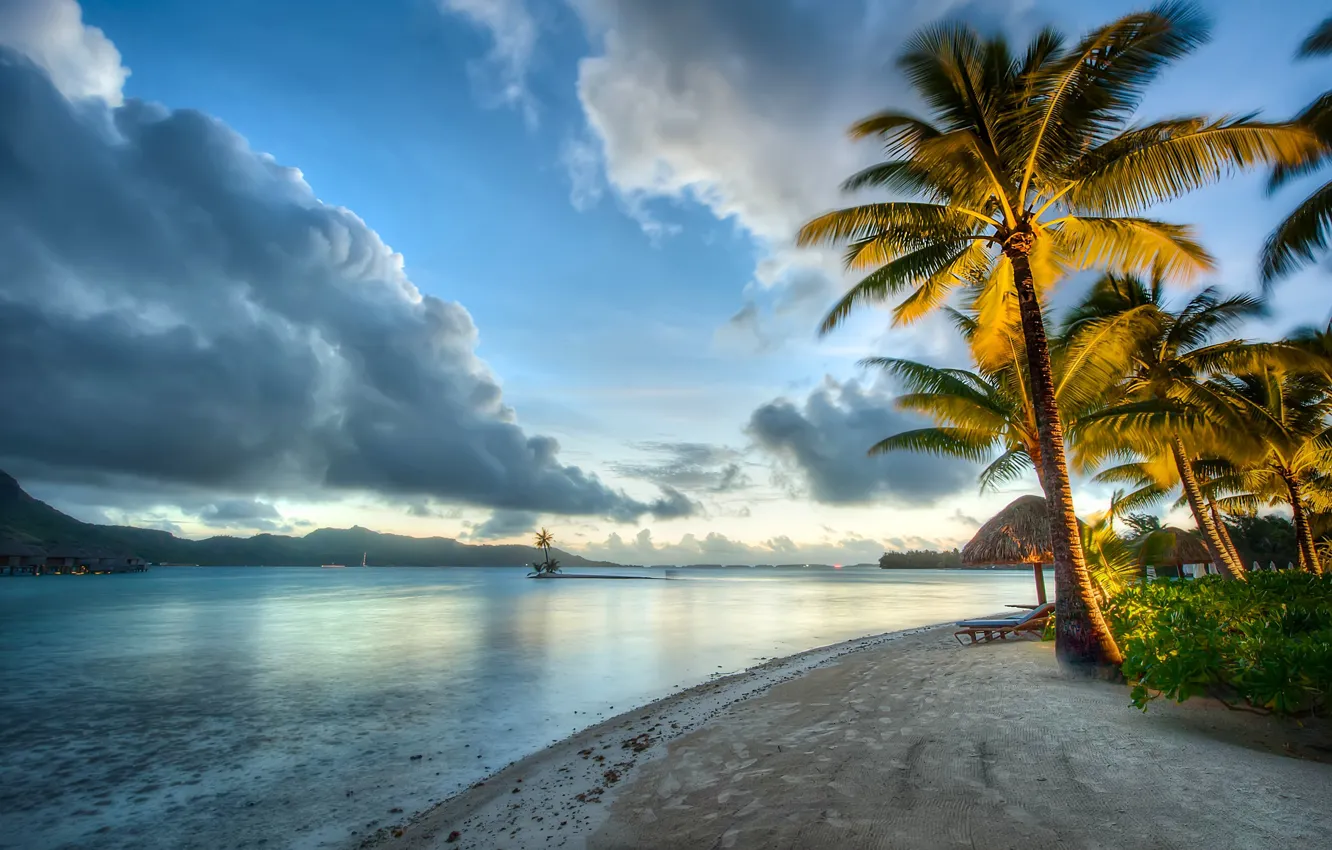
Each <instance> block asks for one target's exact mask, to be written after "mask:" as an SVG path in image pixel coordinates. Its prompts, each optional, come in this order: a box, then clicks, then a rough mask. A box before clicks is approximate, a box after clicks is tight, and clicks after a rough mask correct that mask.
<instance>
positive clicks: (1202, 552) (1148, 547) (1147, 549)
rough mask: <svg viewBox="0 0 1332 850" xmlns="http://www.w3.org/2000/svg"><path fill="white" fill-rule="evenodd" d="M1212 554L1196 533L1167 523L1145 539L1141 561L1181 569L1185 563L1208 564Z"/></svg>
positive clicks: (1145, 563)
mask: <svg viewBox="0 0 1332 850" xmlns="http://www.w3.org/2000/svg"><path fill="white" fill-rule="evenodd" d="M1211 560H1212V555H1211V553H1210V552H1208V551H1207V546H1206V545H1205V544H1204V543H1203V542H1202V540H1200V539H1199V538H1198V535H1196V534H1190V533H1189V532H1187V531H1185V530H1184V529H1182V528H1176V527H1174V526H1173V525H1167V526H1166V527H1164V528H1159V529H1157V530H1156V531H1153V532H1152V533H1151V534H1149V535H1148V536H1147V539H1146V540H1145V541H1143V547H1142V553H1141V555H1139V561H1141V563H1142V565H1143V566H1147V565H1148V564H1150V565H1151V566H1153V567H1174V568H1175V569H1176V570H1179V568H1180V567H1183V566H1184V565H1185V564H1207V563H1210V562H1211Z"/></svg>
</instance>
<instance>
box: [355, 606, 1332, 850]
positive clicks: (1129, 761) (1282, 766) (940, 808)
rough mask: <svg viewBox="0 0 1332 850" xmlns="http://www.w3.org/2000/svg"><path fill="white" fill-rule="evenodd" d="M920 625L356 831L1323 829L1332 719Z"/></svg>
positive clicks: (609, 731)
mask: <svg viewBox="0 0 1332 850" xmlns="http://www.w3.org/2000/svg"><path fill="white" fill-rule="evenodd" d="M950 632H951V629H949V628H946V627H943V628H933V629H924V630H915V631H912V632H905V633H900V634H896V635H887V636H881V637H879V638H872V639H866V640H862V641H851V642H849V643H846V644H840V645H838V646H835V647H829V648H826V649H821V650H814V651H812V652H808V653H803V654H801V655H799V656H793V657H791V658H789V659H780V660H778V661H774V662H769V663H768V664H765V665H761V666H760V667H757V668H754V669H752V670H750V671H747V672H745V673H742V674H738V675H736V676H731V677H727V678H725V679H719V680H717V681H714V682H710V683H708V684H705V685H701V686H699V687H697V688H693V689H691V690H689V691H685V692H683V693H681V694H678V695H675V696H672V697H669V698H667V699H666V700H662V701H660V702H658V703H654V704H652V705H651V706H647V707H644V708H642V709H638V710H636V711H632V712H628V713H626V714H624V715H621V716H620V717H617V718H613V719H611V720H608V721H606V722H605V723H602V724H599V725H598V726H595V727H593V728H591V729H588V730H586V731H584V732H582V733H580V734H578V735H576V736H574V737H573V738H570V739H568V740H566V741H564V742H562V743H560V744H557V745H555V746H552V747H550V748H548V749H546V750H544V751H542V752H541V753H538V754H536V755H534V756H531V757H530V758H527V759H523V760H522V761H520V762H517V763H516V764H514V765H512V766H510V767H508V768H506V769H505V770H504V771H501V772H500V773H499V774H497V775H495V776H493V777H491V778H490V779H488V780H486V781H485V783H484V784H479V785H478V786H476V787H473V788H472V789H470V790H468V791H465V792H463V793H462V794H460V795H458V796H455V797H454V798H452V799H450V800H447V801H445V802H444V803H441V804H440V805H438V806H436V807H435V808H433V809H430V810H428V811H426V812H423V813H421V814H419V815H417V816H416V817H414V818H413V819H412V820H411V821H410V822H408V823H406V824H404V825H402V826H401V827H395V828H393V829H389V830H384V831H382V832H381V833H380V834H379V835H377V836H376V837H374V838H373V839H370V840H367V841H366V842H364V843H363V844H362V845H361V846H374V847H384V848H393V850H409V849H410V850H418V848H436V847H438V848H449V847H467V848H477V850H481V849H482V848H484V849H485V850H491V848H505V849H506V850H525V848H546V847H550V848H554V847H565V848H582V847H587V848H599V850H610V849H611V848H634V847H650V848H680V850H684V848H691V849H692V848H806V847H808V848H824V847H826V848H859V847H866V848H871V847H873V848H953V847H976V848H985V849H986V850H1002V848H1019V847H1020V848H1023V850H1031V848H1070V847H1088V848H1093V847H1095V848H1110V847H1125V848H1130V847H1131V848H1193V847H1207V848H1250V847H1252V848H1266V847H1272V846H1284V847H1327V846H1332V806H1329V805H1328V804H1327V801H1328V800H1329V799H1332V764H1330V763H1329V762H1332V725H1330V724H1329V723H1328V722H1327V721H1326V720H1319V721H1306V722H1304V723H1299V722H1296V721H1293V720H1279V719H1276V718H1270V717H1263V716H1259V715H1256V714H1253V713H1250V712H1246V711H1236V710H1231V709H1228V708H1226V707H1224V706H1222V705H1220V704H1219V703H1216V702H1214V701H1201V700H1194V701H1191V702H1189V703H1186V704H1184V705H1182V706H1181V705H1174V704H1167V703H1162V702H1160V701H1158V702H1156V703H1154V704H1153V705H1152V706H1151V708H1150V709H1149V711H1148V712H1147V713H1146V714H1144V713H1142V712H1140V711H1138V710H1137V709H1135V708H1133V707H1132V706H1131V705H1130V704H1129V701H1128V693H1127V690H1126V689H1125V688H1124V687H1123V686H1120V685H1114V684H1110V683H1105V682H1088V681H1078V680H1072V679H1068V678H1065V677H1063V676H1061V675H1060V673H1059V671H1058V669H1057V667H1056V665H1055V662H1054V658H1053V651H1052V646H1051V645H1050V644H1042V643H1039V642H1035V641H1024V642H1020V643H1019V642H1008V643H1004V644H991V645H982V646H978V647H974V648H967V649H963V648H961V647H959V646H957V644H956V643H954V642H953V641H952V638H951V634H950Z"/></svg>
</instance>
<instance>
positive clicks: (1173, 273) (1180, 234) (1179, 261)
mask: <svg viewBox="0 0 1332 850" xmlns="http://www.w3.org/2000/svg"><path fill="white" fill-rule="evenodd" d="M1049 226H1050V228H1051V229H1052V231H1053V233H1054V236H1055V241H1056V243H1057V244H1058V245H1059V247H1060V249H1061V250H1062V251H1063V253H1064V254H1065V256H1067V257H1068V259H1069V261H1070V265H1072V266H1073V267H1074V268H1080V269H1087V268H1099V269H1105V270H1107V271H1110V272H1112V273H1115V274H1124V275H1130V274H1151V273H1153V272H1157V273H1162V274H1165V275H1167V276H1169V277H1173V278H1178V279H1180V280H1182V281H1187V280H1189V279H1191V278H1193V277H1195V276H1197V275H1198V274H1200V273H1201V272H1205V271H1208V270H1210V269H1211V268H1212V267H1213V265H1214V263H1215V261H1214V260H1213V258H1212V256H1211V255H1210V254H1208V253H1207V251H1206V249H1204V248H1203V247H1202V245H1201V244H1199V243H1198V242H1197V240H1195V239H1194V238H1193V237H1192V235H1191V231H1190V230H1189V228H1187V227H1184V226H1182V225H1178V224H1169V223H1167V222H1163V221H1153V220H1151V219H1146V218H1101V217H1094V216H1068V217H1066V218H1062V219H1057V220H1055V221H1052V222H1050V225H1049Z"/></svg>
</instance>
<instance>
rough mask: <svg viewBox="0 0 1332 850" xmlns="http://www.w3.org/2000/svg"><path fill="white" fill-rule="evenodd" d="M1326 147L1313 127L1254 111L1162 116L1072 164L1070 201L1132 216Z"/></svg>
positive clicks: (1076, 206) (1089, 209)
mask: <svg viewBox="0 0 1332 850" xmlns="http://www.w3.org/2000/svg"><path fill="white" fill-rule="evenodd" d="M1321 145H1322V143H1321V142H1320V140H1319V139H1318V137H1317V136H1315V135H1314V134H1313V133H1312V132H1311V131H1310V130H1309V129H1308V128H1307V127H1302V126H1299V125H1296V124H1271V123H1265V122H1260V121H1257V120H1255V119H1254V118H1252V117H1250V116H1244V117H1238V118H1222V119H1217V120H1208V119H1206V118H1176V119H1169V120H1165V121H1158V122H1156V123H1154V124H1149V125H1147V126H1146V127H1140V128H1137V129H1134V130H1128V131H1126V132H1124V133H1122V134H1121V135H1119V136H1117V137H1115V138H1113V139H1111V140H1109V141H1107V142H1106V143H1105V144H1103V145H1100V146H1098V147H1096V148H1094V149H1092V150H1091V151H1089V152H1088V153H1087V154H1086V155H1085V156H1083V157H1082V158H1081V159H1080V160H1079V161H1078V162H1077V163H1075V164H1074V165H1073V166H1072V167H1071V168H1070V169H1069V178H1070V180H1071V183H1072V186H1071V188H1070V189H1069V191H1068V193H1067V194H1066V195H1065V196H1064V201H1065V203H1066V204H1067V205H1068V206H1069V208H1071V209H1072V210H1074V211H1077V212H1079V213H1084V214H1094V215H1095V214H1099V215H1122V214H1130V213H1133V212H1136V211H1138V210H1141V209H1145V208H1147V207H1149V206H1152V205H1154V204H1157V203H1161V202H1163V201H1168V200H1172V199H1174V198H1178V197H1180V196H1182V195H1185V194H1187V193H1189V192H1191V191H1193V190H1195V189H1199V188H1201V187H1203V186H1206V185H1209V184H1211V183H1214V182H1216V181H1217V180H1219V179H1221V178H1222V177H1225V176H1227V175H1229V174H1232V173H1234V172H1236V171H1238V170H1240V169H1244V168H1252V167H1254V166H1258V165H1269V166H1270V165H1278V164H1281V163H1298V162H1301V161H1303V160H1304V159H1305V158H1306V157H1309V156H1312V155H1316V154H1317V153H1318V151H1319V150H1320V148H1321Z"/></svg>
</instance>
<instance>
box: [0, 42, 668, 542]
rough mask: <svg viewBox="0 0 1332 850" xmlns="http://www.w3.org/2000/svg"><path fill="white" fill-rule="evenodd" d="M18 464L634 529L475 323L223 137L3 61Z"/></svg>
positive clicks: (2, 244) (283, 171)
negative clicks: (358, 496) (362, 495)
mask: <svg viewBox="0 0 1332 850" xmlns="http://www.w3.org/2000/svg"><path fill="white" fill-rule="evenodd" d="M0 257H2V258H3V261H2V262H0V359H2V362H3V363H4V364H5V366H4V370H3V373H0V393H3V397H4V399H5V401H6V403H7V405H8V406H9V408H10V409H11V410H13V411H20V412H21V413H19V414H18V415H7V416H5V417H3V418H0V464H5V465H17V466H23V467H24V468H26V469H28V470H30V471H33V472H34V473H35V474H38V475H41V476H49V477H61V476H63V477H66V478H68V477H79V476H90V477H95V476H99V475H105V476H116V475H124V476H131V477H134V478H136V479H139V480H142V481H146V482H150V483H151V482H159V483H161V484H162V485H163V486H170V485H177V486H182V487H188V488H199V489H203V488H207V489H213V490H222V491H232V492H255V491H260V490H262V491H266V492H287V493H302V494H310V493H313V492H317V491H319V490H320V489H321V488H332V489H335V490H369V491H377V492H379V493H382V494H386V495H389V496H391V497H401V498H404V499H421V498H423V497H434V498H438V499H441V500H447V501H458V502H466V503H471V504H476V505H484V506H489V507H492V508H498V509H502V510H525V511H545V512H551V513H569V514H592V515H601V516H607V517H611V518H615V519H618V520H632V519H634V518H636V517H638V516H640V515H642V514H644V513H648V512H653V511H657V510H660V511H663V512H665V514H666V515H672V516H675V515H679V514H680V512H681V511H686V510H687V507H686V504H685V502H687V500H685V502H681V500H680V498H678V496H679V494H678V493H675V492H672V491H663V495H662V497H661V498H660V499H659V500H657V501H655V502H650V503H649V502H643V501H639V500H636V499H633V498H630V497H628V496H626V495H625V494H624V493H622V492H619V491H615V490H612V489H610V488H609V487H607V486H606V485H605V484H604V483H602V482H601V481H600V480H599V479H597V478H596V477H595V476H594V475H590V474H588V473H587V472H584V471H583V470H581V469H579V468H578V467H575V466H566V465H564V464H562V463H560V461H559V457H558V451H559V446H558V444H557V443H556V442H555V440H553V439H551V438H549V437H543V436H537V435H529V434H527V433H525V432H524V431H523V430H522V428H520V427H519V426H518V425H517V424H516V422H515V416H514V413H513V411H512V410H511V409H510V408H508V407H507V406H506V405H505V404H504V402H503V399H502V397H501V392H500V388H499V386H498V384H497V383H496V381H495V379H494V377H493V376H492V375H491V373H490V371H489V369H488V367H487V366H486V364H485V363H484V362H482V361H481V360H480V359H479V358H477V356H476V354H475V346H476V343H477V331H476V327H475V326H474V325H473V323H472V319H471V316H470V315H468V313H467V311H466V310H464V309H463V308H462V307H461V306H460V305H458V304H456V303H451V302H447V301H443V300H440V299H438V298H435V297H433V296H429V295H423V294H422V293H420V292H419V291H418V290H417V289H416V287H415V286H414V285H413V284H412V283H411V281H410V280H409V279H408V278H407V276H406V274H405V273H404V271H403V265H402V258H401V256H400V255H397V254H395V253H393V252H392V251H391V250H390V249H389V248H388V247H387V246H386V245H385V244H384V243H383V242H382V241H381V240H380V239H379V237H378V235H377V234H375V233H374V231H372V230H370V229H369V228H368V227H367V226H366V225H365V223H364V222H362V221H361V220H360V219H359V218H357V217H356V216H355V215H354V214H353V213H351V212H350V211H348V210H346V209H342V208H338V207H333V206H329V205H327V204H324V203H322V202H321V201H319V200H318V199H317V198H316V196H315V195H314V193H313V191H312V189H311V188H310V186H309V185H308V184H306V182H305V181H304V179H303V178H302V177H301V174H300V172H299V171H297V170H295V169H292V168H287V167H283V166H280V165H278V164H277V163H276V162H275V161H274V160H273V159H272V158H271V157H268V156H266V155H264V154H260V153H256V152H254V151H252V150H251V149H250V148H249V146H248V145H247V143H246V142H245V140H244V139H242V138H241V137H240V136H238V135H237V134H236V133H234V132H233V131H232V130H230V129H229V128H228V127H226V126H225V125H224V124H222V123H221V122H219V121H217V120H215V119H213V118H211V117H209V116H207V115H204V114H201V113H198V112H193V111H188V110H177V111H169V110H167V109H164V108H162V107H159V106H156V105H151V104H146V103H143V102H139V101H133V100H130V101H127V102H126V103H125V104H124V105H123V106H120V107H117V108H108V107H107V105H106V103H105V102H104V101H101V100H85V101H80V102H79V103H77V104H75V103H72V102H71V101H69V100H67V99H66V98H65V97H64V96H62V95H61V94H60V93H59V92H57V91H56V89H55V88H54V87H53V86H52V84H51V82H50V79H49V78H48V77H47V76H46V74H45V73H44V72H42V71H41V70H39V69H37V68H36V67H34V66H33V65H32V64H30V63H29V62H28V61H27V60H26V59H24V58H22V57H20V56H19V55H17V54H15V53H13V52H10V51H8V50H3V51H0Z"/></svg>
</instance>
